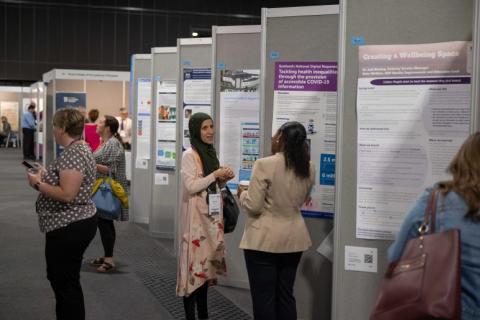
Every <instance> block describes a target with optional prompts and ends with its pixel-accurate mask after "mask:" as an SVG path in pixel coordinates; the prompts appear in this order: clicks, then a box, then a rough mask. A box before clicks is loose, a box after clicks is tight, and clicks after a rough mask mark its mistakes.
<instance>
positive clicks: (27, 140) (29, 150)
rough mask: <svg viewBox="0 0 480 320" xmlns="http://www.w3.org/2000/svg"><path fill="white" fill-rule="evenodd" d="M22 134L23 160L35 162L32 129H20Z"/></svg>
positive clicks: (33, 133) (33, 131)
mask: <svg viewBox="0 0 480 320" xmlns="http://www.w3.org/2000/svg"><path fill="white" fill-rule="evenodd" d="M22 133H23V157H24V158H25V159H32V160H35V151H34V148H35V146H34V135H35V130H34V129H27V128H22Z"/></svg>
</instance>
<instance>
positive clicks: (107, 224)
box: [98, 217, 116, 257]
mask: <svg viewBox="0 0 480 320" xmlns="http://www.w3.org/2000/svg"><path fill="white" fill-rule="evenodd" d="M98 230H100V238H102V244H103V250H104V251H105V257H113V247H114V245H115V237H116V233H115V226H114V225H113V220H107V219H103V218H100V217H99V218H98Z"/></svg>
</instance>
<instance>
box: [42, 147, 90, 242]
mask: <svg viewBox="0 0 480 320" xmlns="http://www.w3.org/2000/svg"><path fill="white" fill-rule="evenodd" d="M63 170H75V171H79V172H81V173H82V174H83V181H82V184H81V185H80V190H79V192H78V194H77V196H76V197H75V199H73V201H71V202H61V201H58V200H54V199H52V198H49V197H47V196H44V195H43V194H39V196H38V199H37V203H36V209H37V214H38V220H39V224H40V231H42V232H50V231H53V230H56V229H60V228H63V227H66V226H67V225H69V224H70V223H72V222H76V221H80V220H83V219H87V218H90V217H92V216H93V215H94V214H95V213H96V211H97V208H95V205H94V204H93V202H92V200H91V196H92V188H93V184H94V183H95V172H96V164H95V159H94V158H93V155H92V152H91V151H90V147H89V146H88V145H87V144H85V143H76V144H73V145H71V146H69V147H67V148H66V149H65V150H64V151H63V152H62V153H61V154H60V155H59V156H58V157H57V158H56V159H55V160H54V161H52V163H51V164H50V165H49V166H48V167H47V169H46V171H45V173H44V174H43V177H42V181H43V182H45V183H48V184H49V185H52V186H58V185H59V183H60V172H61V171H63Z"/></svg>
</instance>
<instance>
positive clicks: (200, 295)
mask: <svg viewBox="0 0 480 320" xmlns="http://www.w3.org/2000/svg"><path fill="white" fill-rule="evenodd" d="M207 294H208V283H207V282H205V283H204V284H203V285H202V286H201V287H199V288H198V289H197V290H195V291H193V292H192V294H191V295H189V296H188V297H183V307H184V309H185V317H186V320H195V304H196V305H197V312H198V318H199V319H208V306H207Z"/></svg>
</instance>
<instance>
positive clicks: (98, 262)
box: [90, 257, 105, 267]
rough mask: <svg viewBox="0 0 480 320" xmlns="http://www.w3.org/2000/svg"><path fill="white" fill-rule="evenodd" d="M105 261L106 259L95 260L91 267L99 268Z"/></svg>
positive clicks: (91, 262)
mask: <svg viewBox="0 0 480 320" xmlns="http://www.w3.org/2000/svg"><path fill="white" fill-rule="evenodd" d="M104 261H105V258H103V257H102V258H96V259H93V260H92V261H90V265H91V266H92V267H99V266H101V265H102V264H103V262H104Z"/></svg>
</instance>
